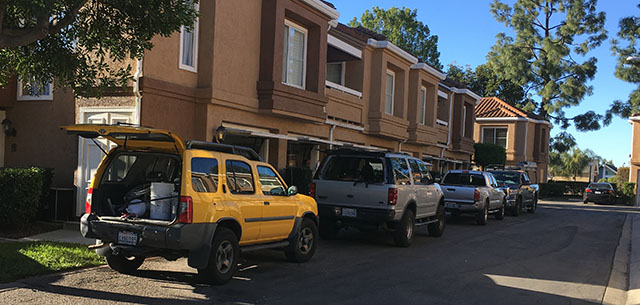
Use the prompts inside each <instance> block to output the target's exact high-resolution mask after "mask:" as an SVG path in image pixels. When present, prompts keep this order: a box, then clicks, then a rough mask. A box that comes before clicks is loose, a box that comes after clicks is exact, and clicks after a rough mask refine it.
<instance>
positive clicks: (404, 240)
mask: <svg viewBox="0 0 640 305" xmlns="http://www.w3.org/2000/svg"><path fill="white" fill-rule="evenodd" d="M415 227H416V216H415V215H413V211H411V210H407V211H405V212H404V215H402V219H400V221H399V222H398V223H396V230H395V231H394V232H393V240H394V241H395V243H396V245H397V246H398V247H408V246H410V245H411V242H412V241H413V233H414V231H415Z"/></svg>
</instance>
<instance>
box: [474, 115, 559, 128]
mask: <svg viewBox="0 0 640 305" xmlns="http://www.w3.org/2000/svg"><path fill="white" fill-rule="evenodd" d="M501 121H506V122H512V121H527V122H531V123H536V124H545V125H547V126H549V127H550V128H553V125H552V124H551V123H550V122H549V121H543V120H534V119H530V118H522V117H506V118H476V122H501Z"/></svg>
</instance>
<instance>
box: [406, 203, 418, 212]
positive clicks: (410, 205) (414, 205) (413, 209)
mask: <svg viewBox="0 0 640 305" xmlns="http://www.w3.org/2000/svg"><path fill="white" fill-rule="evenodd" d="M407 210H411V211H412V212H413V215H416V203H415V202H414V201H409V203H408V204H407Z"/></svg>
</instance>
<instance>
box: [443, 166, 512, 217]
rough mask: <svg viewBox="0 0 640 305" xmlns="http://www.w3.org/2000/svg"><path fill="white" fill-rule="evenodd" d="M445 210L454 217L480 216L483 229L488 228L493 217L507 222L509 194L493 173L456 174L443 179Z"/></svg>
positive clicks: (455, 172)
mask: <svg viewBox="0 0 640 305" xmlns="http://www.w3.org/2000/svg"><path fill="white" fill-rule="evenodd" d="M440 187H441V188H442V192H443V193H444V201H445V210H446V211H447V212H450V213H451V214H453V215H454V216H457V215H460V214H463V213H468V214H475V215H476V222H477V223H478V224H479V225H485V224H487V219H488V217H489V213H493V214H494V215H495V217H496V219H498V220H502V219H504V208H505V194H504V192H503V191H501V190H499V189H498V183H497V182H496V179H495V178H494V177H493V175H492V174H491V173H488V172H481V171H470V170H452V171H449V172H448V173H447V174H446V175H445V176H444V178H443V179H442V184H441V185H440Z"/></svg>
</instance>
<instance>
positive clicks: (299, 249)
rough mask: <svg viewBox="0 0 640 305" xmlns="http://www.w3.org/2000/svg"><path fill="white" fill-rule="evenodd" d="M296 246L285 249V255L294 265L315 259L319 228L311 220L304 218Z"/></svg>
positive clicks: (296, 239) (296, 238) (297, 235)
mask: <svg viewBox="0 0 640 305" xmlns="http://www.w3.org/2000/svg"><path fill="white" fill-rule="evenodd" d="M294 240H295V244H293V243H292V244H291V245H289V246H288V247H287V248H285V249H284V255H285V256H286V257H287V259H289V261H291V262H294V263H304V262H307V261H309V260H310V259H311V257H313V254H314V253H315V252H316V246H317V245H318V226H316V223H315V222H313V221H312V220H311V219H309V218H302V225H301V226H300V231H298V233H297V234H296V237H295V239H294Z"/></svg>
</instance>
